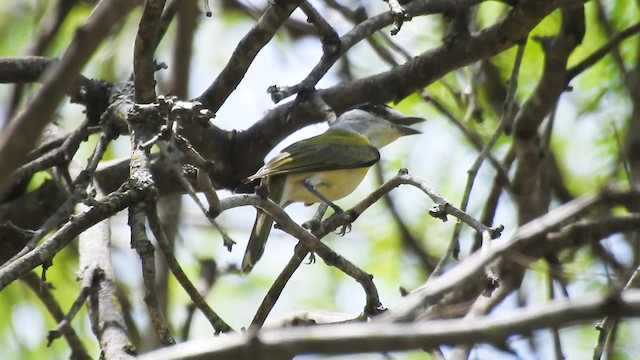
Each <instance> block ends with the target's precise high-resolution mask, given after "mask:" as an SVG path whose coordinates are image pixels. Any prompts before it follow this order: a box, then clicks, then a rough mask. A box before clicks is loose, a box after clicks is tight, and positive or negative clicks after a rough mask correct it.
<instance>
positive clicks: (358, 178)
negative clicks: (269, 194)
mask: <svg viewBox="0 0 640 360" xmlns="http://www.w3.org/2000/svg"><path fill="white" fill-rule="evenodd" d="M368 170H369V168H357V169H345V170H331V171H322V172H318V173H300V174H289V175H287V182H286V183H285V186H284V191H283V193H282V201H281V203H282V204H284V203H287V202H294V201H301V202H304V203H307V204H311V203H317V202H320V199H318V198H317V197H316V196H315V195H313V194H312V193H310V192H309V191H308V190H307V188H306V187H305V186H304V181H305V179H309V181H310V182H311V184H312V185H314V187H315V189H316V190H317V191H318V192H320V193H321V194H322V195H324V196H325V197H326V198H327V199H329V200H331V201H334V200H338V199H342V198H343V197H345V196H347V195H349V194H351V192H353V190H355V188H356V187H357V186H358V185H359V184H360V182H362V179H364V176H365V175H366V174H367V171H368Z"/></svg>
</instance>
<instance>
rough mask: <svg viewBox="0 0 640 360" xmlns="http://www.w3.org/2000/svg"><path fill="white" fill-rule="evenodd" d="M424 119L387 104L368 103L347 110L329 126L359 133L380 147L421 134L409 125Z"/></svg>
mask: <svg viewBox="0 0 640 360" xmlns="http://www.w3.org/2000/svg"><path fill="white" fill-rule="evenodd" d="M424 120H425V119H423V118H421V117H414V116H407V115H404V114H403V113H401V112H400V111H398V110H395V109H392V108H390V107H388V106H386V105H382V104H373V103H366V104H361V105H357V106H355V107H353V108H351V109H349V110H347V111H345V112H344V113H342V114H341V115H340V116H338V118H337V119H336V120H335V121H333V122H332V123H331V124H329V127H330V128H331V129H341V130H347V131H353V132H356V133H359V134H361V135H363V136H365V137H366V138H367V139H369V141H370V142H371V145H373V146H375V147H377V148H378V149H379V148H381V147H383V146H385V145H387V144H390V143H392V142H393V141H395V140H396V139H398V138H399V137H402V136H405V135H412V134H420V131H418V130H416V129H413V128H411V127H409V126H410V125H413V124H417V123H419V122H422V121H424Z"/></svg>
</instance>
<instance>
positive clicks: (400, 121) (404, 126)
mask: <svg viewBox="0 0 640 360" xmlns="http://www.w3.org/2000/svg"><path fill="white" fill-rule="evenodd" d="M389 121H390V122H392V123H393V124H394V125H395V126H396V127H397V128H398V130H400V132H401V133H402V136H405V135H414V134H422V131H420V130H416V129H414V128H411V127H409V126H410V125H414V124H418V123H421V122H423V121H426V119H425V118H421V117H415V116H401V117H396V118H393V119H389Z"/></svg>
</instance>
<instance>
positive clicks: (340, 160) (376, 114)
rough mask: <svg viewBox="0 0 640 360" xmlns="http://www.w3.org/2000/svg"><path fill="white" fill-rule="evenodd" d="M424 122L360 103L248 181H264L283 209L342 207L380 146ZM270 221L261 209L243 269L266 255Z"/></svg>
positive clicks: (364, 173)
mask: <svg viewBox="0 0 640 360" xmlns="http://www.w3.org/2000/svg"><path fill="white" fill-rule="evenodd" d="M421 121H424V119H423V118H420V117H412V116H406V115H404V114H402V113H401V112H399V111H397V110H394V109H392V108H390V107H388V106H386V105H381V104H371V103H367V104H362V105H358V106H356V107H354V108H352V109H350V110H348V111H346V112H344V113H343V114H342V115H340V116H339V117H338V118H337V119H336V120H334V121H333V123H331V124H329V129H328V130H327V131H326V132H324V133H322V134H320V135H318V136H314V137H311V138H309V139H305V140H301V141H298V142H296V143H294V144H292V145H290V146H288V147H287V148H285V149H284V150H282V151H281V152H280V153H279V154H277V155H275V156H274V157H273V158H272V159H271V160H269V162H267V163H266V164H265V165H264V166H263V167H262V168H260V170H258V172H256V173H255V174H254V175H251V176H249V177H248V178H247V181H252V180H256V179H262V181H263V182H264V181H266V186H267V188H268V190H269V195H268V196H269V199H271V200H273V201H274V202H275V203H277V204H279V205H280V206H282V207H285V206H287V205H289V204H290V203H292V202H296V201H301V202H304V203H305V204H312V203H317V202H324V203H325V204H327V205H329V206H331V207H332V208H333V209H334V210H336V211H341V210H340V208H339V207H338V206H336V205H335V204H334V203H333V202H332V201H334V200H338V199H342V198H343V197H345V196H347V195H349V194H350V193H351V192H352V191H353V190H355V188H356V187H357V186H358V184H360V182H361V181H362V179H363V178H364V176H365V175H366V174H367V171H368V170H369V167H371V166H372V165H373V164H375V163H377V162H378V161H379V160H380V153H379V152H378V149H380V148H382V147H383V146H385V145H387V144H389V143H391V142H393V141H394V140H396V139H398V138H400V137H402V136H405V135H412V134H419V133H420V131H418V130H415V129H412V128H410V127H409V125H413V124H416V123H418V122H421ZM272 225H273V219H272V218H271V217H270V216H269V214H268V213H266V212H264V211H262V210H260V209H258V213H257V216H256V221H255V223H254V225H253V230H252V232H251V237H250V238H249V243H248V244H247V249H246V251H245V253H244V258H243V260H242V272H243V273H245V274H246V273H248V272H250V271H251V269H252V268H253V266H254V265H255V264H256V262H257V261H258V260H259V259H260V257H261V256H262V254H263V252H264V248H265V244H266V242H267V238H268V237H269V233H270V232H271V226H272Z"/></svg>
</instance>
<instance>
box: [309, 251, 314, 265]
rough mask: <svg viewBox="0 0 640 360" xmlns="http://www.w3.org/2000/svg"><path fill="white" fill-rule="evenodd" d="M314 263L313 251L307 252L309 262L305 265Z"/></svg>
mask: <svg viewBox="0 0 640 360" xmlns="http://www.w3.org/2000/svg"><path fill="white" fill-rule="evenodd" d="M315 263H316V254H315V253H313V252H310V253H309V262H307V265H311V264H315Z"/></svg>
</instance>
